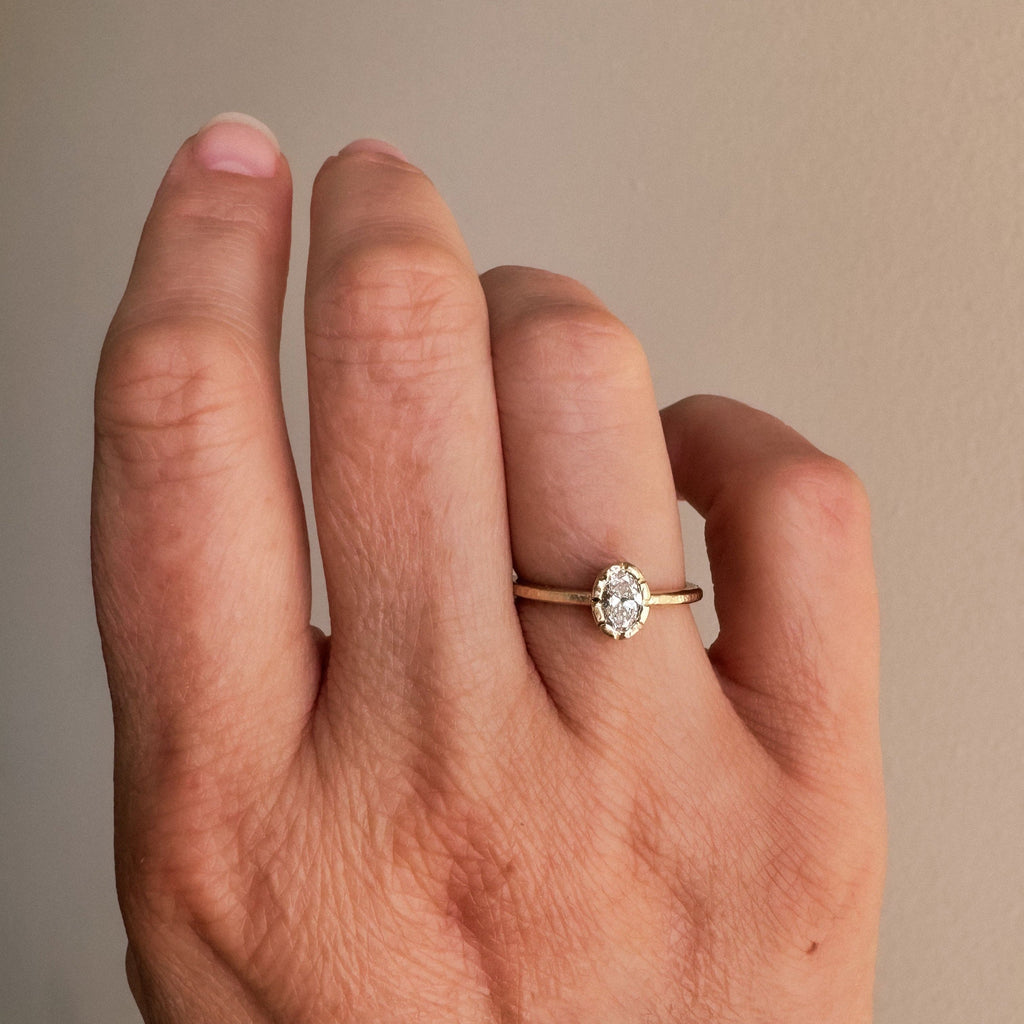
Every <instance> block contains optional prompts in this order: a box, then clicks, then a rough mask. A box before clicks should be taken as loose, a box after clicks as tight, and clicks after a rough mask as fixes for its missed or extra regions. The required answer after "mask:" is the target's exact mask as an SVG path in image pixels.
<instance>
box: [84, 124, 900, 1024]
mask: <svg viewBox="0 0 1024 1024" xmlns="http://www.w3.org/2000/svg"><path fill="white" fill-rule="evenodd" d="M290 210H291V183H290V178H289V172H288V167H287V164H286V162H285V160H284V158H283V157H282V156H280V154H279V153H278V152H277V149H276V146H275V145H273V144H272V143H271V142H270V140H269V139H268V138H267V137H266V136H264V135H263V134H261V132H260V131H258V130H257V129H255V128H253V127H251V126H246V125H245V124H242V123H238V122H232V121H228V122H221V123H219V124H217V125H215V126H214V127H211V128H208V129H207V130H205V131H204V132H202V133H200V134H199V135H198V136H196V137H193V138H191V139H189V140H188V141H187V142H186V143H185V144H184V145H183V147H182V149H181V150H180V152H179V153H178V154H177V156H176V157H175V159H174V161H173V163H172V165H171V167H170V170H169V171H168V173H167V176H166V178H165V180H164V182H163V184H162V185H161V187H160V190H159V193H158V195H157V197H156V200H155V203H154V206H153V210H152V213H151V215H150V217H149V219H148V221H147V224H146V227H145V230H144V232H143V236H142V241H141V244H140V246H139V251H138V255H137V258H136V262H135V266H134V269H133V271H132V276H131V280H130V283H129V285H128V288H127V291H126V293H125V296H124V300H123V301H122V303H121V305H120V308H119V309H118V311H117V315H116V316H115V318H114V322H113V324H112V325H111V328H110V332H109V334H108V337H107V339H106V343H105V345H104V349H103V355H102V359H101V365H100V370H99V379H98V383H97V392H96V463H95V486H94V508H93V544H94V574H95V589H96V599H97V606H98V615H99V622H100V628H101V632H102V636H103V642H104V652H105V657H106V661H107V667H108V673H109V679H110V689H111V694H112V701H113V710H114V719H115V726H116V768H115V780H116V808H115V815H116V851H117V878H118V891H119V898H120V902H121V907H122V911H123V913H124V919H125V924H126V928H127V932H128V938H129V953H128V970H129V976H130V981H131V985H132V990H133V992H134V994H135V997H136V999H137V1000H138V1003H139V1005H140V1007H141V1008H142V1012H143V1015H144V1017H145V1018H146V1020H147V1021H159V1022H170V1021H189V1022H199V1021H217V1022H226V1021H275V1022H303V1024H310V1022H332V1024H341V1022H346V1024H347V1022H356V1021H358V1022H374V1024H386V1022H395V1024H398V1022H402V1024H405V1022H413V1021H423V1022H430V1024H434V1022H442V1021H451V1022H456V1021H457V1022H463V1024H469V1022H473V1024H476V1022H481V1024H482V1022H496V1021H502V1022H513V1021H531V1022H569V1021H581V1022H582V1021H585V1022H588V1024H614V1022H619V1021H622V1022H626V1021H629V1022H641V1021H659V1022H667V1021H701V1022H709V1021H714V1022H723V1021H742V1022H752V1021H778V1022H786V1024H798V1022H808V1024H810V1022H813V1024H822V1022H842V1024H850V1022H852V1021H865V1020H867V1019H868V1018H869V1016H870V1001H871V985H872V972H873V959H874V947H875V941H876V932H877V924H878V913H879V900H880V891H881V884H882V875H883V859H884V823H883V802H882V787H881V772H880V756H879V744H878V730H877V708H876V705H877V693H876V688H877V637H876V633H877V625H876V607H875V595H874V584H873V575H872V566H871V556H870V542H869V524H868V509H867V504H866V502H865V499H864V496H863V493H862V489H861V487H860V486H859V484H858V483H857V481H856V478H855V477H854V476H853V475H852V473H851V472H850V471H849V470H848V469H846V468H845V467H844V466H842V465H841V464H840V463H838V462H835V461H834V460H832V459H829V458H827V457H826V456H824V455H822V454H821V453H820V452H818V451H817V450H816V449H815V448H814V447H812V446H811V445H810V444H809V443H807V442H806V441H804V440H803V439H802V438H800V437H799V436H798V435H797V434H795V433H794V432H793V431H791V430H790V429H789V428H787V427H785V426H783V425H782V424H781V423H779V422H778V421H777V420H775V419H772V418H771V417H769V416H767V415H764V414H762V413H759V412H756V411H754V410H752V409H750V408H747V407H746V406H742V405H739V404H738V403H735V402H731V401H727V400H725V399H720V398H711V397H700V398H692V399H687V400H685V401H683V402H680V403H678V404H676V405H674V406H672V407H670V408H669V409H666V410H665V411H664V412H663V413H662V415H661V417H660V419H659V414H658V410H657V407H656V403H655V400H654V396H653V390H652V386H651V380H650V376H649V373H648V369H647V365H646V362H645V359H644V356H643V353H642V350H641V348H640V345H639V344H638V343H637V341H636V340H635V339H634V338H633V337H632V336H631V335H630V333H629V332H628V331H627V330H626V328H625V327H624V326H623V325H622V324H621V323H620V322H619V321H618V320H616V319H615V318H614V317H613V316H612V314H611V313H609V311H608V310H607V309H606V308H605V307H604V306H603V305H602V304H601V303H600V302H599V301H598V300H597V299H596V298H595V297H594V296H593V295H592V294H590V292H588V291H587V290H586V289H585V288H583V287H582V286H581V285H579V284H577V283H576V282H574V281H571V280H568V279H566V278H563V277H558V276H556V275H554V274H549V273H542V272H540V271H537V270H529V269H525V268H520V267H502V268H499V269H496V270H492V271H490V272H488V273H487V274H485V275H483V277H482V278H478V277H477V275H476V273H475V271H474V269H473V265H472V263H471V261H470V257H469V253H468V252H467V250H466V247H465V245H464V243H463V240H462V238H461V237H460V235H459V232H458V229H457V227H456V225H455V222H454V220H453V218H452V216H451V214H450V213H449V211H448V210H447V208H446V207H445V205H444V203H443V202H442V200H441V199H440V197H439V196H438V194H437V192H436V191H435V190H434V188H433V186H432V185H431V183H430V181H429V180H428V179H427V178H426V177H425V176H424V175H423V174H422V173H421V172H420V171H419V170H417V169H416V168H414V167H413V166H411V165H410V164H409V163H407V162H406V161H405V160H404V159H402V158H401V157H400V156H398V155H395V154H393V153H390V152H389V151H387V149H386V148H383V147H380V146H376V145H374V144H372V143H366V142H363V143H358V144H355V145H353V146H351V147H349V148H347V149H346V150H344V151H343V152H342V153H341V154H340V155H339V156H336V157H333V158H331V159H330V160H328V161H327V162H326V163H325V164H324V166H323V168H322V169H321V171H320V173H319V175H318V177H317V180H316V184H315V186H314V189H313V198H312V235H311V242H310V252H309V266H308V276H307V291H306V344H307V358H308V367H309V401H310V417H311V430H312V434H311V437H312V442H311V443H312V472H313V488H314V503H315V507H316V522H317V531H318V534H319V539H320V546H321V550H322V554H323V561H324V569H325V573H326V579H327V589H328V595H329V601H330V617H331V630H332V635H331V637H330V639H329V640H328V639H325V638H324V637H323V636H322V635H321V634H320V633H319V632H318V631H317V630H315V629H313V628H311V627H310V623H309V619H310V580H309V559H308V550H307V541H306V536H305V531H304V517H303V511H302V505H301V499H300V494H299V488H298V485H297V483H296V477H295V471H294V468H293V463H292V456H291V452H290V449H289V444H288V439H287V436H286V433H285V423H284V416H283V412H282V406H281V399H280V393H279V381H278V362H277V352H278V341H279V332H280V321H281V308H282V301H283V295H284V290H285V277H286V270H287V264H288V248H289V225H290ZM677 495H678V497H682V498H685V499H686V500H687V501H689V502H691V503H692V504H693V505H694V506H695V507H696V508H697V509H698V510H699V511H700V512H701V513H702V514H703V515H704V516H705V517H706V520H707V541H708V549H709V553H710V558H711V565H712V571H713V574H714V582H715V600H716V606H717V609H718V615H719V619H720V623H721V633H720V636H719V638H718V639H717V641H716V642H715V644H714V645H713V646H712V648H711V650H710V651H708V652H705V650H704V648H703V646H702V645H701V642H700V639H699V637H698V634H697V631H696V629H695V626H694V623H693V620H692V617H691V615H690V613H689V611H688V609H686V608H681V607H667V608H655V609H653V610H652V613H651V616H650V618H649V620H648V622H647V624H646V625H645V626H644V628H643V630H642V631H641V632H640V633H639V634H638V635H637V636H635V637H633V638H631V639H628V640H623V641H615V640H612V639H610V638H609V637H607V636H605V635H604V634H602V633H601V632H600V631H599V630H598V629H597V627H596V626H595V624H594V622H593V620H592V618H591V616H590V615H589V613H588V612H587V610H586V609H581V608H574V607H568V606H559V605H551V604H541V603H537V602H532V601H524V600H520V601H518V602H514V601H513V599H512V593H511V573H512V567H513V565H514V566H515V568H516V570H517V571H518V572H519V574H520V576H521V577H523V578H524V579H528V580H530V581H532V582H539V583H549V584H558V585H562V586H574V587H580V588H587V587H589V585H590V584H591V582H592V581H593V579H594V577H595V576H596V575H597V573H598V572H599V571H600V570H601V569H603V568H604V567H605V566H607V565H609V564H611V563H612V562H614V561H617V560H619V559H623V558H625V559H628V560H629V561H631V562H633V563H635V564H636V565H638V566H639V567H640V568H641V569H643V570H644V571H645V573H646V575H647V577H648V579H649V580H650V582H651V585H652V588H653V589H654V590H655V591H658V590H666V589H672V588H674V587H677V586H679V585H680V584H681V583H682V581H683V580H684V578H685V574H684V567H683V548H682V541H681V537H680V529H679V520H678V515H677V507H676V502H677Z"/></svg>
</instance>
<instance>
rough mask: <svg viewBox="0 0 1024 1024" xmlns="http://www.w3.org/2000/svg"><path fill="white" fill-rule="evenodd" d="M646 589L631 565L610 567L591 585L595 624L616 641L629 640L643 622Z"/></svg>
mask: <svg viewBox="0 0 1024 1024" xmlns="http://www.w3.org/2000/svg"><path fill="white" fill-rule="evenodd" d="M650 593H651V592H650V588H649V587H648V586H647V583H646V582H645V580H644V577H643V574H642V573H641V572H640V570H639V569H637V568H636V566H634V565H630V564H629V563H628V562H622V563H620V564H618V565H613V566H610V567H609V568H608V569H606V570H605V571H604V572H603V573H602V574H601V575H600V576H598V578H597V581H596V582H595V583H594V591H593V609H594V618H595V619H596V620H597V624H598V625H599V626H600V627H601V628H602V629H603V630H604V631H605V632H606V633H607V634H608V635H609V636H612V637H614V638H615V639H616V640H623V639H625V638H626V637H630V636H633V634H634V633H636V632H637V630H639V629H640V627H641V626H642V625H643V624H644V622H645V620H646V619H647V613H648V611H649V608H648V607H647V598H649V597H650Z"/></svg>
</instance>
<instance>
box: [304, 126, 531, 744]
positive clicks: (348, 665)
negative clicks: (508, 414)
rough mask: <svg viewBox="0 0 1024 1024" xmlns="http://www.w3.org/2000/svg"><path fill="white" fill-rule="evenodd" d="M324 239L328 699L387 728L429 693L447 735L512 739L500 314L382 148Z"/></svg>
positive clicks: (316, 390)
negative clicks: (498, 396) (462, 728)
mask: <svg viewBox="0 0 1024 1024" xmlns="http://www.w3.org/2000/svg"><path fill="white" fill-rule="evenodd" d="M311 223H312V230H311V240H310V255H309V269H308V277H307V292H306V334H307V351H308V366H309V393H310V415H311V443H312V460H313V464H312V468H313V488H314V500H315V504H316V516H317V530H318V534H319V538H320V546H321V551H322V553H323V560H324V570H325V575H326V579H327V590H328V597H329V602H330V612H331V626H332V637H331V670H330V680H331V682H330V685H329V687H328V699H329V700H330V701H331V702H333V703H334V704H335V705H337V704H338V703H339V702H340V703H341V704H342V705H344V706H345V707H346V708H347V711H348V713H349V714H352V713H359V712H358V709H360V708H361V709H363V713H365V709H367V708H369V709H371V710H370V716H371V717H378V716H379V712H380V709H381V708H382V707H388V706H394V705H395V702H394V701H393V700H391V698H392V697H394V695H395V694H396V693H397V692H401V691H407V690H408V688H409V686H410V682H409V681H410V680H415V681H416V685H417V687H418V688H419V696H418V697H417V698H415V699H414V701H413V703H415V702H416V701H419V700H422V699H423V698H424V696H429V707H430V709H431V716H432V717H433V720H434V724H435V725H438V727H440V728H444V725H443V721H447V720H448V719H449V718H452V719H454V720H460V719H461V717H462V715H463V714H464V713H469V714H471V715H473V716H474V718H475V721H476V722H477V723H478V724H479V725H480V727H481V728H482V727H483V726H484V724H485V723H488V722H500V721H501V715H500V713H496V712H495V711H494V710H493V708H494V706H495V704H496V703H497V705H498V706H500V704H501V702H503V701H510V700H515V699H516V697H517V694H516V693H514V692H508V686H509V684H508V682H507V676H509V675H514V674H515V673H509V672H507V669H508V668H509V666H508V664H507V650H508V648H509V645H510V643H512V642H513V641H515V640H518V636H519V634H518V625H517V623H516V619H515V611H514V606H513V604H512V601H511V562H510V558H509V552H508V530H507V519H506V509H505V490H504V479H503V474H502V465H501V443H500V439H499V434H498V419H497V412H496V409H495V401H494V385H493V377H492V371H491V363H490V346H489V340H488V328H487V308H486V305H485V302H484V297H483V293H482V291H481V289H480V284H479V281H478V279H477V276H476V273H475V271H474V269H473V265H472V262H471V260H470V257H469V254H468V252H467V250H466V247H465V244H464V243H463V241H462V238H461V236H460V234H459V231H458V228H457V226H456V224H455V221H454V218H453V217H452V215H451V213H450V212H449V211H448V209H447V207H446V206H445V204H444V202H443V201H442V199H441V197H440V196H439V195H438V194H437V191H436V190H435V189H434V187H433V185H432V184H431V182H430V181H429V180H428V179H427V177H426V176H425V175H424V174H423V173H422V172H420V171H419V170H417V169H416V168H414V167H413V166H412V165H410V164H409V163H407V162H406V161H405V160H404V159H402V158H401V157H400V156H396V155H395V154H394V152H393V151H388V150H385V149H383V148H382V147H381V146H380V144H377V143H372V142H365V141H364V142H361V143H357V144H353V145H352V146H349V147H347V148H346V149H345V150H343V151H342V153H341V154H339V155H338V156H337V157H334V158H332V159H331V160H328V161H327V163H326V164H325V165H324V166H323V168H322V169H321V171H320V174H319V175H318V177H317V180H316V183H315V185H314V189H313V200H312V222H311ZM518 643H519V646H520V648H521V640H518ZM524 659H525V655H524ZM496 666H497V668H496ZM498 669H501V670H498ZM518 677H519V678H521V677H522V673H518ZM405 696H406V697H409V694H408V693H406V694H405ZM401 703H402V702H399V704H401ZM404 703H405V704H409V701H406V702H404ZM409 706H411V704H410V705H409ZM471 708H472V709H475V710H468V709H471Z"/></svg>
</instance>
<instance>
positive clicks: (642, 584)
mask: <svg viewBox="0 0 1024 1024" xmlns="http://www.w3.org/2000/svg"><path fill="white" fill-rule="evenodd" d="M512 594H513V596H514V597H522V598H526V599H527V600H530V601H548V602H550V603H552V604H586V605H590V608H591V611H592V612H593V614H594V620H595V621H596V622H597V624H598V625H599V626H600V627H601V629H602V630H603V631H604V632H605V633H607V634H608V635H609V636H610V637H613V638H614V639H616V640H625V639H627V638H628V637H631V636H635V635H636V633H638V632H639V630H640V627H641V626H642V625H643V624H644V623H645V622H646V621H647V615H648V613H649V611H650V609H651V606H652V605H656V604H694V603H695V602H697V601H699V600H700V599H701V598H702V597H703V596H704V591H703V590H702V589H701V588H700V587H699V586H697V584H695V583H689V582H687V583H685V584H684V585H683V586H682V587H680V589H679V590H669V591H665V592H662V593H660V594H652V593H651V588H650V586H649V585H648V583H647V580H646V579H644V575H643V573H642V572H641V571H640V570H639V569H638V568H637V567H636V566H635V565H631V564H630V563H629V562H616V563H615V564H614V565H610V566H609V567H608V568H607V569H605V570H604V572H602V573H601V575H600V576H598V577H597V579H596V580H595V581H594V585H593V587H591V589H590V590H570V589H567V588H565V587H551V586H545V585H543V584H540V583H528V582H526V581H525V580H520V579H518V578H515V579H514V580H513V583H512Z"/></svg>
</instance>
